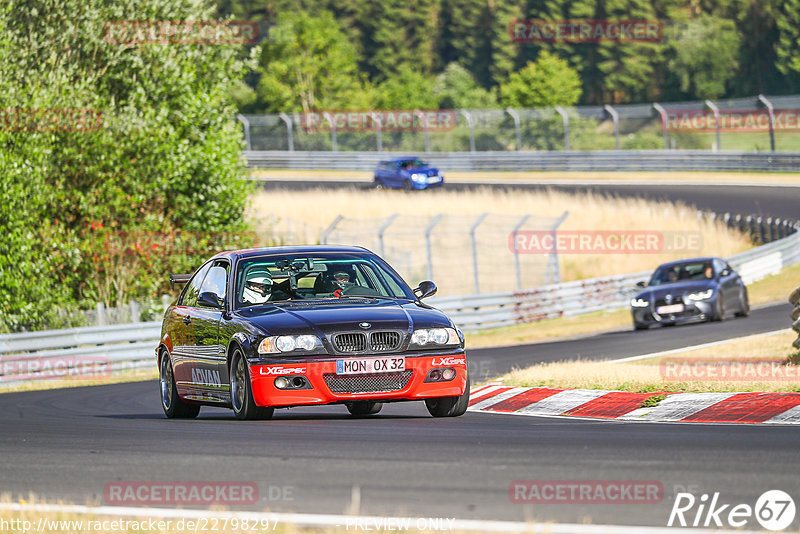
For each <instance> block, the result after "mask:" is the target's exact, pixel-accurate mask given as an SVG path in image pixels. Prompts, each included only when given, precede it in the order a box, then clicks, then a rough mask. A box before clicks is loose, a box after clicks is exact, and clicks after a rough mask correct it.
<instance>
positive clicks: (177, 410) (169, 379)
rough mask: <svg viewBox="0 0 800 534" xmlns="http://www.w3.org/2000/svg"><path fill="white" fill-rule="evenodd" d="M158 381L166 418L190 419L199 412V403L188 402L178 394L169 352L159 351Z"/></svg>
mask: <svg viewBox="0 0 800 534" xmlns="http://www.w3.org/2000/svg"><path fill="white" fill-rule="evenodd" d="M158 382H159V385H160V386H161V407H162V408H163V409H164V415H166V416H167V418H168V419H192V418H195V417H197V414H199V413H200V405H199V404H188V403H186V402H183V401H182V400H181V398H180V397H179V396H178V387H177V386H176V385H175V375H174V374H173V372H172V362H171V361H170V359H169V352H167V351H166V350H163V351H161V361H160V362H159V364H158Z"/></svg>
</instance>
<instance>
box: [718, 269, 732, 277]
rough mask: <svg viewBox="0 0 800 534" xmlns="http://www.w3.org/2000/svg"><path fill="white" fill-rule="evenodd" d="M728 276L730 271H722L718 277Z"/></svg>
mask: <svg viewBox="0 0 800 534" xmlns="http://www.w3.org/2000/svg"><path fill="white" fill-rule="evenodd" d="M729 274H731V270H730V269H722V272H721V273H719V275H720V276H728V275H729Z"/></svg>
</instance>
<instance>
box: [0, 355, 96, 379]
mask: <svg viewBox="0 0 800 534" xmlns="http://www.w3.org/2000/svg"><path fill="white" fill-rule="evenodd" d="M110 377H111V362H110V361H109V359H108V358H107V357H105V356H94V357H90V356H41V357H34V358H25V359H20V357H19V356H18V355H13V354H12V355H10V356H5V357H2V358H0V382H10V381H17V380H56V379H83V380H96V379H103V378H110Z"/></svg>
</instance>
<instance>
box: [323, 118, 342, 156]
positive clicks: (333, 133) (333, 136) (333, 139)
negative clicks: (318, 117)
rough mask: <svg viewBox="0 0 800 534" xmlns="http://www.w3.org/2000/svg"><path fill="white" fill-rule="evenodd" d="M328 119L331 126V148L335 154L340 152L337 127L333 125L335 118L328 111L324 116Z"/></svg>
mask: <svg viewBox="0 0 800 534" xmlns="http://www.w3.org/2000/svg"><path fill="white" fill-rule="evenodd" d="M322 115H323V116H324V117H325V118H326V119H328V124H330V125H331V147H332V149H333V151H334V152H338V151H339V146H338V144H337V143H336V125H335V124H334V123H333V117H331V114H330V113H328V112H327V111H326V112H325V113H323V114H322Z"/></svg>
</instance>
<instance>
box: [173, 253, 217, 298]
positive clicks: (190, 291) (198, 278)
mask: <svg viewBox="0 0 800 534" xmlns="http://www.w3.org/2000/svg"><path fill="white" fill-rule="evenodd" d="M210 268H211V262H208V263H206V264H205V265H203V266H202V267H200V269H198V271H197V272H196V273H195V274H194V276H193V277H192V279H191V280H189V283H188V284H186V289H184V290H183V295H181V302H180V305H181V306H197V296H198V295H199V294H200V286H201V284H202V283H203V279H204V278H205V277H206V273H208V270H209V269H210Z"/></svg>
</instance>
